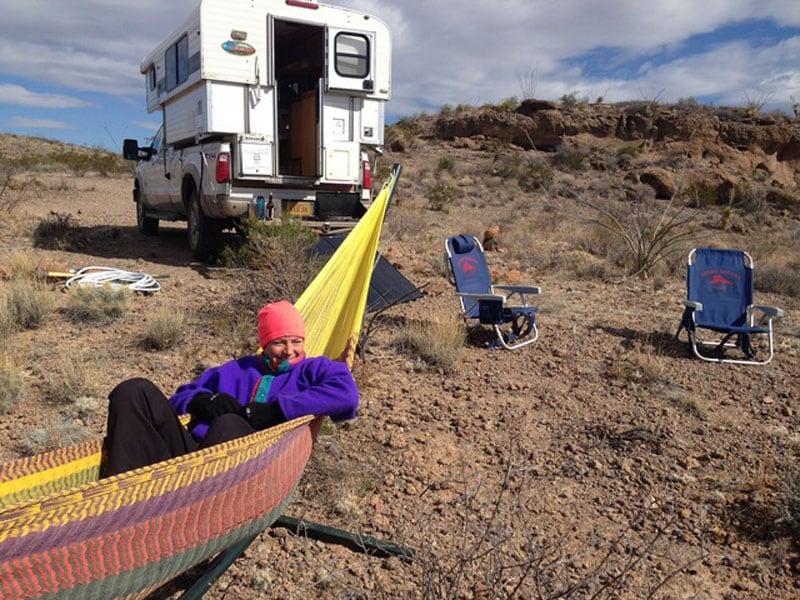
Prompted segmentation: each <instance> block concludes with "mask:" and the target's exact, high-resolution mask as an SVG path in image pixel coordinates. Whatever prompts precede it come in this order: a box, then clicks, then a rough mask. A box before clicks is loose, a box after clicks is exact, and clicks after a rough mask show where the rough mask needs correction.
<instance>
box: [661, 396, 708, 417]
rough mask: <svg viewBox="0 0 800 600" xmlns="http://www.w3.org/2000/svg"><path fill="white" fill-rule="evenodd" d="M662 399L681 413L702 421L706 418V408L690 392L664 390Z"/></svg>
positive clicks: (704, 404)
mask: <svg viewBox="0 0 800 600" xmlns="http://www.w3.org/2000/svg"><path fill="white" fill-rule="evenodd" d="M663 397H664V399H665V400H667V401H668V402H669V403H670V404H672V405H673V406H675V407H676V408H677V409H678V410H680V411H682V412H685V413H688V414H690V415H694V416H695V417H697V418H699V419H703V420H705V419H707V418H708V406H706V403H705V402H703V400H702V399H701V398H699V397H698V396H697V395H696V394H694V393H692V392H689V391H686V390H684V389H673V388H666V389H664V390H663Z"/></svg>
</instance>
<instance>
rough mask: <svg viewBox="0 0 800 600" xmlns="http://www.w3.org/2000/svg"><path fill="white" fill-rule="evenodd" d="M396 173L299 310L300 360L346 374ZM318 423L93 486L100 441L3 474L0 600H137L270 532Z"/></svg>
mask: <svg viewBox="0 0 800 600" xmlns="http://www.w3.org/2000/svg"><path fill="white" fill-rule="evenodd" d="M398 174H399V170H395V173H393V175H392V176H391V177H390V178H389V180H388V181H387V183H386V185H385V186H384V188H383V190H382V191H381V193H380V194H379V195H378V197H377V198H376V200H375V202H373V204H372V206H371V207H370V209H369V210H368V211H367V213H366V214H365V215H364V217H363V218H362V219H361V221H360V222H359V224H358V225H357V226H356V227H355V228H354V229H353V230H352V231H351V232H350V234H349V235H348V237H347V239H346V240H345V242H343V243H342V245H341V246H340V248H339V249H338V250H337V252H336V253H335V254H334V255H333V256H332V257H331V258H330V260H329V261H328V263H327V264H326V265H325V267H324V268H323V269H322V270H321V271H320V273H319V274H318V275H317V277H316V278H315V279H314V281H313V282H312V283H311V284H310V285H309V287H308V288H307V290H306V291H305V292H304V293H303V295H302V296H301V297H300V298H299V299H298V301H297V302H296V303H295V304H296V306H297V308H298V309H299V310H300V312H301V313H302V314H303V316H304V317H305V319H306V325H307V334H308V342H307V346H306V347H307V351H308V354H309V355H310V356H317V355H322V354H324V355H326V356H329V357H332V358H339V359H341V360H344V361H346V362H347V363H348V365H350V364H352V359H353V354H354V350H355V344H356V342H357V340H358V334H359V331H360V328H361V322H362V320H363V315H364V307H365V305H366V298H367V293H368V288H369V282H370V276H371V273H372V265H373V263H374V260H375V258H376V252H377V244H378V239H379V238H380V232H381V227H382V224H383V218H384V214H385V211H386V209H387V207H388V204H389V201H390V198H391V195H392V193H393V190H394V185H395V182H396V178H397V175H398ZM320 423H321V419H319V418H314V417H303V418H300V419H295V420H294V421H290V422H288V423H284V424H282V425H280V426H278V427H274V428H271V429H268V430H265V431H259V432H256V433H254V434H252V435H249V436H247V437H244V438H239V439H237V440H233V441H230V442H226V443H224V444H219V445H217V446H213V447H211V448H207V449H205V450H201V451H198V452H193V453H191V454H187V455H185V456H181V457H178V458H175V459H172V460H168V461H164V462H161V463H157V464H154V465H149V466H147V467H143V468H141V469H136V470H133V471H129V472H127V473H122V474H120V475H116V476H113V477H109V478H107V479H102V480H99V481H98V480H97V476H98V472H99V465H100V456H101V447H102V440H100V439H96V440H92V441H89V442H86V443H83V444H78V445H76V446H72V447H69V448H65V449H61V450H56V451H54V452H49V453H46V454H40V455H37V456H33V457H29V458H23V459H20V460H16V461H12V462H9V463H6V464H3V465H0V598H3V599H6V598H58V599H59V600H61V599H72V598H74V599H76V600H85V599H87V598H101V599H107V598H142V597H144V596H146V595H147V594H149V593H150V592H152V591H153V590H155V589H157V588H159V587H160V586H161V585H163V584H164V583H166V582H167V581H169V580H170V579H172V578H174V577H175V576H176V575H178V574H180V573H182V572H184V571H186V570H188V569H189V568H191V567H192V566H194V565H197V564H198V563H200V562H202V561H204V560H206V559H208V558H210V557H213V556H214V555H216V554H218V553H220V552H222V551H224V550H225V549H227V548H230V547H231V546H234V545H236V544H240V543H242V541H246V540H247V539H248V538H251V537H252V536H254V535H256V534H258V533H259V532H261V531H263V530H264V529H265V528H267V527H269V526H270V525H271V524H272V523H273V522H274V521H275V519H277V518H278V517H279V516H280V515H281V513H282V512H283V510H284V508H285V506H286V505H287V503H288V502H289V501H290V499H291V496H292V494H293V492H294V490H295V488H296V486H297V483H298V481H299V479H300V477H301V475H302V473H303V470H304V469H305V466H306V463H307V461H308V458H309V455H310V453H311V449H312V447H313V444H314V439H315V437H316V435H317V432H318V431H319V426H320Z"/></svg>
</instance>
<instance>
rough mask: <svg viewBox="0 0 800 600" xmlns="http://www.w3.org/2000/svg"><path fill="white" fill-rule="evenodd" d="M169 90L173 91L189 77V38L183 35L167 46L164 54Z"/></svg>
mask: <svg viewBox="0 0 800 600" xmlns="http://www.w3.org/2000/svg"><path fill="white" fill-rule="evenodd" d="M164 64H165V66H166V71H167V91H172V90H173V89H175V88H176V87H178V86H179V85H180V84H182V83H183V82H184V81H186V79H187V78H188V77H189V38H188V37H187V36H185V35H184V36H183V37H182V38H181V39H179V40H178V41H177V42H175V43H174V44H172V45H171V46H170V47H169V48H167V52H166V54H165V56H164Z"/></svg>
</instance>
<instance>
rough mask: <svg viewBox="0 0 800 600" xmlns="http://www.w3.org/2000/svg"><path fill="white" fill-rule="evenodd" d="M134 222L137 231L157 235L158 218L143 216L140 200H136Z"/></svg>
mask: <svg viewBox="0 0 800 600" xmlns="http://www.w3.org/2000/svg"><path fill="white" fill-rule="evenodd" d="M136 224H137V225H138V226H139V233H143V234H144V235H158V219H154V218H153V217H148V216H145V212H144V204H143V203H142V201H141V200H139V201H137V202H136Z"/></svg>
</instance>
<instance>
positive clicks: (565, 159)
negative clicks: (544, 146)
mask: <svg viewBox="0 0 800 600" xmlns="http://www.w3.org/2000/svg"><path fill="white" fill-rule="evenodd" d="M588 157H589V154H588V153H587V152H586V150H584V149H582V148H580V147H579V146H577V145H575V144H570V143H568V142H562V143H561V144H559V145H558V149H557V150H556V153H555V155H554V156H553V161H554V162H555V164H557V165H559V166H560V167H562V168H564V169H567V170H570V171H583V170H584V169H585V168H586V159H587V158H588Z"/></svg>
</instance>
